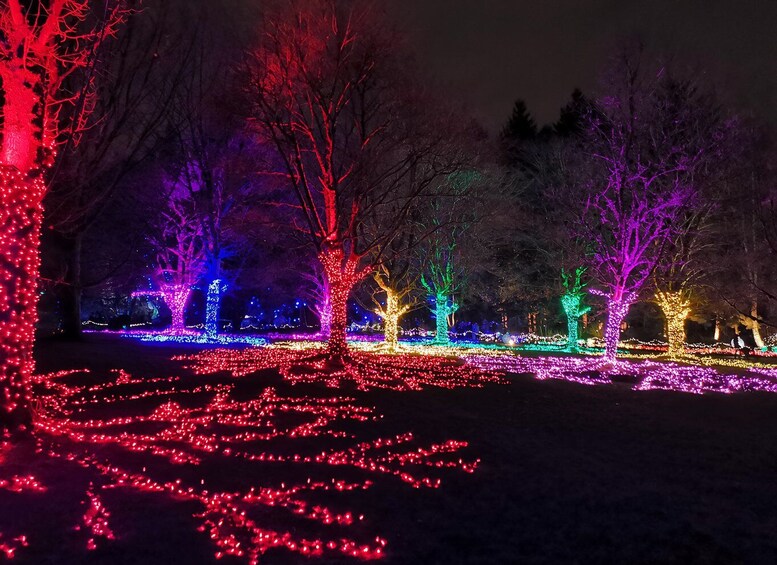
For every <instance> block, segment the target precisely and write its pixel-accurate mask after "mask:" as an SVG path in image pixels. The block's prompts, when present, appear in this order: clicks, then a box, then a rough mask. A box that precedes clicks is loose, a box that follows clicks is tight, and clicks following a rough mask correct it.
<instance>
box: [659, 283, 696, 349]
mask: <svg viewBox="0 0 777 565" xmlns="http://www.w3.org/2000/svg"><path fill="white" fill-rule="evenodd" d="M656 303H657V304H658V306H659V308H661V311H662V312H663V313H664V317H665V318H666V339H667V341H668V342H669V350H668V351H667V355H669V357H682V356H683V354H684V353H685V320H686V318H687V317H688V315H689V314H690V313H691V302H690V300H689V299H688V296H687V295H686V293H685V292H683V291H681V290H678V291H670V290H666V291H662V290H658V291H656Z"/></svg>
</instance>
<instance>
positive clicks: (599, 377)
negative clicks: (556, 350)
mask: <svg viewBox="0 0 777 565" xmlns="http://www.w3.org/2000/svg"><path fill="white" fill-rule="evenodd" d="M466 360H467V363H469V364H471V365H473V366H475V367H478V368H480V369H482V370H498V371H505V372H510V373H530V374H532V375H534V376H535V377H536V378H537V379H540V380H544V379H559V380H566V381H570V382H575V383H579V384H586V385H601V384H612V382H613V379H614V378H616V379H622V378H624V377H626V378H627V380H629V381H633V382H634V389H635V390H657V389H660V390H673V391H677V392H690V393H694V394H703V393H707V392H721V393H726V394H730V393H734V392H748V391H761V392H777V372H775V370H764V369H751V370H750V371H748V374H746V375H739V374H729V373H721V372H720V371H718V370H717V369H715V368H712V367H698V366H694V365H680V364H677V363H668V362H658V361H649V360H647V361H626V360H618V361H615V362H611V361H607V360H606V359H602V358H597V357H590V358H579V357H517V356H509V355H501V356H486V355H470V356H467V357H466Z"/></svg>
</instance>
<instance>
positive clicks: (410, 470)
mask: <svg viewBox="0 0 777 565" xmlns="http://www.w3.org/2000/svg"><path fill="white" fill-rule="evenodd" d="M313 347H314V349H307V350H299V349H273V348H264V349H245V350H242V351H236V350H213V351H210V352H205V353H203V354H201V355H199V356H196V357H195V358H193V360H195V363H196V365H197V367H198V368H199V369H201V370H202V371H201V372H207V373H219V372H221V371H224V370H229V371H230V372H233V373H234V374H241V375H245V374H247V373H249V372H251V371H256V370H259V369H261V368H266V367H270V366H272V365H273V364H275V366H280V369H281V371H282V373H283V374H284V376H285V377H286V378H289V379H290V380H292V382H324V383H326V384H331V385H332V386H337V387H341V386H342V382H343V379H344V378H346V376H344V374H343V372H342V371H341V372H339V373H338V370H334V371H333V370H332V369H331V368H329V367H327V366H326V365H325V364H322V365H321V367H322V368H320V369H317V367H316V360H315V359H313V360H312V359H311V353H314V354H315V353H316V352H322V353H324V352H325V351H326V349H324V346H323V345H322V344H318V345H317V346H313ZM316 347H317V349H316ZM354 355H355V356H356V357H355V359H352V358H353V357H354ZM347 358H348V359H352V361H351V362H352V363H354V366H353V367H352V369H353V370H355V364H357V363H358V365H359V367H360V370H361V371H362V372H363V374H364V377H363V379H361V380H359V381H354V382H353V383H352V384H353V385H355V387H356V388H359V389H361V390H367V389H369V388H374V387H380V388H391V389H394V390H419V389H421V388H424V387H426V386H437V387H448V388H450V387H461V386H465V387H466V386H476V387H479V386H483V385H484V384H487V383H492V382H505V381H503V380H502V378H501V376H500V374H498V373H493V372H489V373H485V372H482V371H477V370H473V368H472V367H467V366H465V365H464V364H462V363H461V362H456V361H455V360H452V359H445V358H434V357H417V356H374V355H371V354H367V353H362V352H352V354H351V355H349V356H348V357H347ZM325 359H326V356H319V357H318V360H321V361H324V360H325ZM303 373H304V374H303ZM251 378H254V377H251ZM348 378H350V377H348ZM74 383H79V384H74ZM239 384H240V382H239V381H235V380H234V377H232V376H224V375H223V374H222V375H221V376H219V377H215V376H208V377H192V376H188V377H186V378H182V377H178V376H171V377H156V378H139V377H135V376H133V375H130V374H129V373H127V372H125V371H121V370H119V371H113V372H112V375H111V376H110V378H108V379H106V378H105V376H103V375H93V374H91V373H89V372H88V371H85V370H84V371H60V372H57V373H52V374H48V375H41V376H38V377H36V379H35V384H34V386H35V387H36V390H39V391H40V394H39V395H38V396H39V398H40V399H41V413H40V416H39V418H38V420H37V421H36V423H35V426H36V428H37V432H38V433H36V442H37V446H38V447H37V452H38V453H39V454H40V455H39V456H40V457H53V458H55V459H58V460H60V461H61V463H58V466H61V467H62V468H65V467H67V466H68V465H77V466H79V467H81V468H83V469H85V470H87V471H88V472H89V473H90V476H91V477H92V478H91V479H90V480H91V483H90V485H89V487H88V488H87V490H86V492H85V493H84V496H83V497H82V498H81V500H82V501H83V504H84V508H83V510H82V511H81V512H80V513H79V515H80V520H79V522H78V523H77V524H74V525H73V528H74V529H75V530H78V531H79V532H80V533H79V535H84V539H85V542H84V545H85V547H86V549H87V550H94V549H98V548H103V547H106V546H108V545H109V544H111V543H114V542H116V541H121V539H122V535H123V533H122V531H121V529H120V528H118V527H117V526H116V525H115V524H114V521H113V520H114V518H116V517H119V516H118V515H120V514H121V512H122V508H121V507H119V506H114V507H112V508H109V507H108V506H107V505H106V502H105V497H104V496H102V494H103V493H104V492H106V491H108V490H114V489H121V490H122V491H124V492H126V493H128V494H131V493H134V492H136V493H142V494H143V495H144V496H148V495H154V496H158V497H166V498H167V497H169V498H170V499H172V500H175V501H190V502H193V503H195V504H196V505H197V507H198V508H197V509H196V510H195V513H194V515H193V516H194V518H195V519H196V520H197V522H198V523H199V528H198V529H199V531H201V532H203V533H204V534H206V535H207V536H208V537H209V538H210V539H211V541H212V543H213V544H214V553H215V555H216V557H222V556H234V557H238V558H240V559H241V560H242V561H244V562H247V563H250V564H255V563H258V562H259V560H260V558H261V556H262V555H263V554H264V553H265V552H267V551H268V550H270V549H276V550H278V549H283V550H285V551H288V552H291V553H296V554H299V555H304V556H310V557H313V556H325V555H330V556H337V555H340V556H343V557H345V556H347V557H353V558H358V559H378V558H381V557H383V556H384V555H385V553H386V551H387V543H388V541H387V540H386V539H385V538H384V537H382V536H380V535H375V533H370V529H371V526H370V516H369V515H364V514H361V513H359V512H355V511H353V510H348V509H346V508H344V507H343V505H342V502H337V500H336V499H335V498H333V496H334V495H336V494H337V493H344V494H347V493H350V492H353V491H362V490H369V489H371V488H372V487H373V485H374V484H375V483H376V481H398V484H406V485H407V486H409V487H411V488H414V489H417V488H433V489H434V488H438V487H440V486H441V480H442V479H443V478H444V477H445V475H446V474H448V473H452V472H457V471H458V472H465V473H472V472H474V471H475V470H476V469H477V467H478V464H479V461H478V460H477V459H467V458H466V457H465V456H463V453H462V451H463V450H465V449H466V448H467V443H466V442H462V441H457V440H452V439H440V440H439V441H434V442H431V443H423V442H421V441H420V438H418V437H416V435H415V434H413V433H411V432H408V431H397V432H396V433H390V434H388V435H386V434H377V433H375V431H374V430H373V429H372V424H373V423H375V422H377V421H379V420H380V419H381V418H382V416H381V414H380V413H378V412H377V411H376V410H375V409H374V408H372V407H370V406H365V405H361V404H359V403H357V402H356V401H355V399H354V398H351V397H348V396H344V395H342V394H338V395H337V396H331V395H327V394H324V395H321V396H284V395H281V394H279V393H278V392H277V391H276V390H275V389H274V388H272V387H264V388H260V390H259V392H257V393H256V394H251V395H249V397H246V395H245V394H244V393H237V391H236V387H237V386H239ZM106 406H113V407H115V408H114V409H113V410H112V412H111V415H109V414H108V413H107V412H106V411H105V407H106ZM312 438H315V440H316V441H315V442H310V441H309V440H310V439H312ZM6 447H7V448H8V446H6ZM122 454H124V455H122ZM126 454H133V455H132V457H128V456H127V455H126ZM223 465H233V466H240V468H241V469H244V472H243V473H241V474H240V475H239V476H237V475H236V476H237V477H242V478H240V479H239V480H238V481H237V482H238V483H240V485H241V486H236V483H235V480H234V479H235V477H236V476H233V475H232V474H224V473H223ZM291 469H296V470H297V471H294V472H291V471H290V470H291ZM288 476H294V477H297V478H295V479H293V480H289V479H288V478H287V477H288ZM248 477H255V478H254V479H251V478H248ZM269 477H275V479H271V478H269ZM345 477H347V478H345ZM257 481H259V482H257ZM0 487H5V488H8V489H11V490H12V491H13V492H15V493H18V494H19V496H24V495H27V493H29V495H30V496H32V495H37V496H47V494H48V491H47V489H46V486H44V485H42V484H41V482H40V481H38V480H37V479H36V478H35V477H22V476H14V477H13V478H11V479H8V480H6V481H0ZM48 490H51V489H50V488H49V489H48ZM324 492H326V493H329V494H328V495H327V497H326V499H327V500H331V501H332V504H333V505H334V507H333V506H330V505H327V504H323V503H321V497H320V495H321V493H324ZM36 493H39V494H36ZM268 509H272V512H273V513H272V514H268V513H267V510H268ZM273 517H274V518H273ZM119 518H120V517H119ZM278 518H282V519H281V520H280V521H279V520H278ZM116 523H117V524H121V523H122V519H117V521H116ZM279 524H293V526H281V525H279ZM281 528H288V530H286V529H281ZM23 534H24V532H22V535H19V536H16V535H15V534H14V536H12V537H7V538H6V537H0V550H2V551H4V552H5V553H6V555H9V556H13V555H14V554H18V553H19V552H20V551H23V550H24V548H25V547H26V546H27V544H28V542H29V541H30V540H29V539H28V538H29V536H25V535H23ZM33 543H34V542H33Z"/></svg>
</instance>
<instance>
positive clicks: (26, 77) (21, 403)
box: [0, 0, 124, 431]
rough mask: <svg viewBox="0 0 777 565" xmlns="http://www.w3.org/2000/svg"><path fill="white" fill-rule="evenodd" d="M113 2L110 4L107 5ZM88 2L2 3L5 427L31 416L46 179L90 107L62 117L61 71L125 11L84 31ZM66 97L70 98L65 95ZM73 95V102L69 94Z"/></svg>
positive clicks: (0, 254)
mask: <svg viewBox="0 0 777 565" xmlns="http://www.w3.org/2000/svg"><path fill="white" fill-rule="evenodd" d="M107 7H109V6H106V8H107ZM89 13H90V5H89V2H88V0H51V1H50V2H47V3H43V2H41V3H39V6H38V7H37V8H36V9H29V8H24V7H23V6H22V3H20V2H19V1H18V0H9V1H7V2H3V3H2V4H0V36H2V38H3V41H2V44H1V45H0V81H1V82H2V84H1V85H0V91H1V95H0V101H1V102H0V114H2V117H3V120H2V125H0V133H1V134H2V144H0V353H1V354H2V357H1V358H0V429H2V431H9V430H15V429H17V428H20V427H27V426H28V425H29V423H30V421H31V409H30V400H31V399H30V390H29V379H30V377H31V375H32V373H33V371H34V361H33V357H32V349H33V342H34V338H35V336H34V332H35V324H36V320H37V313H36V306H37V277H38V269H39V266H40V259H39V247H40V226H41V222H42V214H43V210H42V201H43V196H44V194H45V192H46V185H45V183H44V181H43V180H42V175H43V173H44V171H45V170H46V169H47V168H48V167H49V166H50V165H51V163H52V160H53V157H54V153H55V141H56V139H57V137H58V136H59V135H60V134H64V133H69V134H71V135H76V134H77V132H78V128H79V126H80V124H81V123H82V119H83V116H84V115H85V114H86V113H87V111H88V109H89V107H90V105H89V103H88V100H85V98H86V97H87V96H88V95H89V94H91V91H90V89H88V88H84V90H83V93H84V96H83V97H82V99H81V102H82V104H81V107H80V108H77V111H76V112H75V114H76V116H77V117H76V118H75V119H73V120H72V121H71V122H70V123H69V124H63V123H60V122H59V121H58V119H57V118H58V116H59V115H61V114H60V113H59V110H60V109H61V107H62V105H63V104H66V103H67V102H68V100H64V99H61V98H60V97H59V94H60V89H61V85H62V81H63V79H64V77H66V76H68V75H69V74H72V73H73V72H74V71H75V70H76V69H78V68H80V67H84V66H86V65H87V64H88V62H89V60H90V57H92V55H93V53H94V50H93V47H94V46H95V44H96V43H99V41H100V40H101V39H102V38H104V37H106V36H110V35H112V34H113V32H114V31H115V26H116V25H117V24H118V22H119V21H121V20H122V18H123V16H124V12H123V10H120V9H114V10H108V14H107V15H108V18H107V19H106V20H105V21H104V22H101V25H100V27H99V29H92V30H89V29H84V27H85V24H84V21H85V20H86V18H87V16H88V15H89ZM87 82H88V81H87ZM62 98H65V97H62ZM71 101H72V100H71Z"/></svg>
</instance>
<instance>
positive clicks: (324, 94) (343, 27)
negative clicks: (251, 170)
mask: <svg viewBox="0 0 777 565" xmlns="http://www.w3.org/2000/svg"><path fill="white" fill-rule="evenodd" d="M386 27H387V26H386V24H385V22H382V21H381V20H380V18H379V14H378V10H377V7H376V5H372V4H365V3H361V4H358V5H357V4H356V3H350V2H334V1H332V0H316V1H312V2H304V3H301V2H287V3H284V6H283V7H282V8H280V9H277V10H274V11H272V12H271V13H269V14H268V15H267V17H266V20H265V26H264V29H263V34H262V40H261V42H260V44H259V45H258V47H257V48H256V49H254V50H253V52H252V53H251V57H250V61H249V63H248V65H247V73H246V74H247V76H248V80H247V88H246V92H247V98H248V105H249V115H250V122H251V124H252V125H253V126H254V127H255V129H256V131H257V132H258V133H259V134H260V135H261V136H262V137H263V139H265V140H266V141H267V142H268V143H269V144H270V145H271V146H273V147H274V148H275V149H276V151H277V154H278V160H279V162H280V163H281V166H280V167H279V170H277V171H274V174H276V175H279V176H281V177H283V178H284V179H285V181H286V183H287V186H288V187H289V188H290V189H291V190H292V191H293V193H294V195H295V197H296V210H297V212H298V214H297V216H296V221H295V222H294V224H293V226H294V228H295V229H297V230H299V231H302V232H304V233H306V234H307V235H308V236H309V237H310V239H311V240H312V242H313V244H314V245H315V248H316V252H317V255H318V258H319V260H320V261H321V265H322V267H323V271H324V276H325V277H326V282H327V285H328V290H329V293H330V300H329V302H330V304H331V308H332V310H331V311H332V317H331V330H330V335H329V353H330V355H332V356H333V357H340V356H342V355H343V354H344V353H345V351H346V342H345V328H346V302H347V299H348V296H349V294H350V292H351V290H352V288H353V287H354V285H355V284H356V283H357V282H359V281H360V280H362V279H363V278H364V277H365V276H366V275H367V274H368V273H369V272H370V271H371V270H372V265H373V264H375V261H376V259H375V257H379V255H380V253H379V252H378V253H375V251H376V250H378V251H379V250H380V249H381V248H382V247H383V246H385V244H387V243H388V242H389V241H391V239H392V238H393V236H394V234H395V233H396V232H397V230H398V229H399V228H400V227H401V226H402V224H403V222H404V221H405V219H406V217H407V215H408V213H409V211H410V209H411V208H412V206H413V203H414V201H415V200H417V199H418V198H419V197H421V196H422V195H423V194H424V193H425V192H426V190H427V189H428V188H429V187H430V186H432V184H433V183H434V182H435V180H436V179H438V178H440V177H442V176H443V175H446V174H449V173H450V172H452V171H454V170H456V169H457V168H458V161H460V157H459V155H458V154H457V152H456V151H455V150H454V148H455V140H457V139H458V138H459V136H458V135H457V134H456V133H454V132H452V131H451V128H450V127H443V126H442V125H441V123H440V121H439V120H433V119H430V115H431V114H432V113H430V112H429V111H428V110H429V108H428V105H427V104H426V102H428V100H426V96H425V95H424V94H423V93H422V91H421V90H420V88H419V87H418V86H417V85H416V84H415V83H414V82H413V81H412V80H410V78H409V73H408V72H407V68H408V60H409V59H408V58H407V57H405V56H403V54H401V53H398V52H397V47H396V45H397V42H396V41H395V40H396V38H394V37H392V36H391V35H390V34H388V33H387V32H386V31H384V30H385V28H386Z"/></svg>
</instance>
